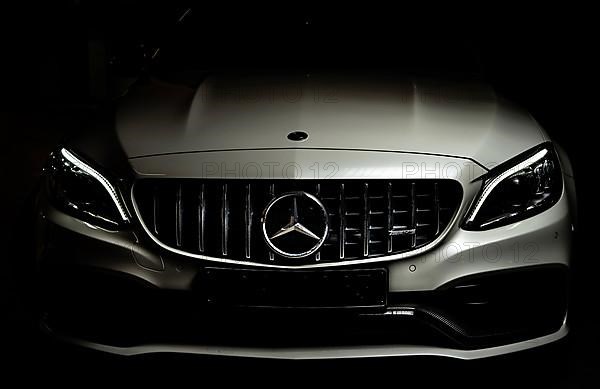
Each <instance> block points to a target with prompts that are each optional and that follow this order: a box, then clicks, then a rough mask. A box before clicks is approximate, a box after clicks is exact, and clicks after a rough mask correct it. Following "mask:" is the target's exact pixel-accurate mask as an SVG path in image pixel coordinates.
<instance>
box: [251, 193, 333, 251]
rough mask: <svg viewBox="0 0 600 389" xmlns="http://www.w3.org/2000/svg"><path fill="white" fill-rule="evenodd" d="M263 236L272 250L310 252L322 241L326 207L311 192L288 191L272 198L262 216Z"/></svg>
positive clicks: (327, 230) (323, 239) (327, 229)
mask: <svg viewBox="0 0 600 389" xmlns="http://www.w3.org/2000/svg"><path fill="white" fill-rule="evenodd" d="M262 230H263V237H264V239H265V242H266V243H267V245H268V246H269V247H270V248H271V250H273V251H274V252H275V253H277V254H279V255H281V256H284V257H287V258H303V257H306V256H309V255H311V254H314V253H315V252H316V251H317V250H319V248H321V246H322V245H323V243H324V242H325V239H326V238H327V233H328V232H329V225H328V221H327V210H326V209H325V206H324V205H323V204H322V203H321V202H320V201H319V199H317V198H316V197H315V196H313V195H311V194H309V193H306V192H289V193H285V194H282V195H281V196H279V197H276V198H274V199H273V200H271V202H270V203H269V204H268V205H267V207H266V208H265V210H264V212H263V217H262Z"/></svg>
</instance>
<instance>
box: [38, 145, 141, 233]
mask: <svg viewBox="0 0 600 389" xmlns="http://www.w3.org/2000/svg"><path fill="white" fill-rule="evenodd" d="M44 175H45V186H46V188H45V189H46V193H47V195H48V197H49V199H50V201H51V203H52V204H53V205H54V206H55V207H57V208H58V209H60V210H61V211H63V212H65V213H68V214H70V215H72V216H74V217H76V218H78V219H81V220H83V221H85V222H88V223H90V224H93V225H96V226H99V227H102V228H105V229H110V230H116V229H119V228H121V227H123V226H124V225H126V224H127V223H129V220H130V218H129V214H128V212H127V209H126V208H125V205H124V204H123V201H122V200H121V196H120V194H119V192H118V190H117V188H116V187H115V186H114V185H113V183H112V182H111V181H110V180H109V179H108V178H106V177H105V175H103V174H101V173H100V172H99V171H98V169H96V168H94V167H92V166H91V165H90V164H89V163H87V162H84V160H83V159H82V158H81V157H79V156H77V155H76V154H75V153H74V152H72V151H70V150H67V149H66V148H60V149H59V150H57V151H55V152H53V153H52V154H51V155H50V159H49V161H48V164H47V165H46V167H45V168H44Z"/></svg>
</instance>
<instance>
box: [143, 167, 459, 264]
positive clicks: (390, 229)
mask: <svg viewBox="0 0 600 389" xmlns="http://www.w3.org/2000/svg"><path fill="white" fill-rule="evenodd" d="M295 191H304V192H306V193H310V194H312V195H314V196H316V197H317V198H318V199H319V200H320V201H321V202H322V203H323V205H324V206H325V208H326V210H327V214H328V219H329V220H328V223H329V233H328V235H327V238H326V239H325V242H324V244H323V246H322V247H321V248H320V249H319V251H318V252H316V253H314V254H311V255H309V256H307V257H304V258H299V259H298V258H294V259H290V258H286V257H283V256H280V255H278V254H276V253H274V252H273V251H272V250H270V249H269V247H268V245H267V244H266V242H265V240H264V238H263V231H262V228H261V216H262V213H263V211H264V209H265V207H266V205H267V204H268V203H269V202H270V201H271V200H272V199H274V198H275V197H278V196H280V195H282V194H284V193H288V192H295ZM133 196H134V199H135V202H136V204H137V207H138V211H139V216H140V217H141V219H142V222H143V223H144V225H145V226H146V227H147V230H148V231H149V232H150V234H152V235H153V236H154V237H155V238H156V239H157V240H159V241H160V242H161V243H163V244H164V245H166V246H168V247H170V248H172V249H177V250H181V251H184V252H187V253H190V254H194V255H203V256H209V257H214V258H226V259H232V260H238V261H247V262H253V263H265V264H275V265H286V266H294V265H306V264H314V263H322V262H324V263H329V262H341V261H349V260H360V259H368V258H376V257H381V256H386V255H393V254H400V253H404V252H408V251H411V250H415V249H418V248H420V247H423V246H425V245H427V244H429V243H431V242H432V241H434V240H435V239H436V238H437V237H438V236H440V235H441V234H442V233H443V231H444V230H445V229H446V228H447V227H448V225H449V223H450V222H451V220H452V218H453V216H454V215H455V213H456V212H457V210H458V207H459V205H460V202H461V199H462V188H461V186H460V184H459V183H458V182H457V181H454V180H429V179H422V180H414V181H411V180H392V181H388V180H364V181H363V180H220V179H142V180H139V181H138V182H136V184H135V186H134V190H133Z"/></svg>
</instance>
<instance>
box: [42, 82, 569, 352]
mask: <svg viewBox="0 0 600 389" xmlns="http://www.w3.org/2000/svg"><path fill="white" fill-rule="evenodd" d="M94 128H95V129H96V130H97V131H90V132H87V133H86V134H85V135H82V136H79V137H77V138H74V139H71V140H69V141H67V142H65V143H64V144H62V145H60V146H59V147H57V148H56V150H55V151H54V152H53V153H52V155H51V157H50V159H49V161H48V163H47V166H46V168H45V170H44V174H43V185H42V190H40V192H39V195H38V199H37V207H38V213H37V215H38V220H37V236H36V240H37V245H36V247H37V263H38V267H39V272H40V274H41V279H42V284H43V291H44V293H42V297H41V301H42V313H43V314H42V315H41V321H42V324H43V328H44V329H45V330H46V331H47V332H48V333H50V334H52V335H53V336H56V337H58V338H59V339H63V340H65V341H68V342H73V343H76V344H79V345H83V346H86V347H90V348H93V349H97V350H102V351H106V352H110V353H115V354H122V355H134V354H143V353H155V352H177V353H194V354H209V355H229V356H247V357H265V358H291V359H303V358H347V357H367V356H399V355H435V356H448V357H454V358H461V359H475V358H482V357H488V356H493V355H499V354H505V353H512V352H516V351H520V350H524V349H529V348H533V347H537V346H541V345H545V344H548V343H551V342H554V341H557V340H559V339H561V338H563V337H565V336H566V335H567V332H568V326H567V310H568V304H567V301H568V295H567V292H568V278H569V261H570V256H571V241H572V235H573V231H574V226H575V222H576V204H575V186H574V180H573V171H572V168H571V165H570V162H569V158H568V156H567V155H566V154H565V153H564V152H563V150H562V149H561V147H560V146H559V145H558V144H556V143H554V142H552V140H551V139H550V138H549V136H548V134H547V133H546V132H545V131H544V129H542V128H541V127H540V126H539V124H538V123H537V122H536V121H535V120H534V119H533V118H532V117H531V116H530V115H529V114H528V113H527V112H525V111H523V110H521V109H520V108H518V107H515V106H513V105H512V104H511V103H510V102H508V101H505V100H503V99H502V98H501V97H499V96H497V95H496V94H495V93H494V91H493V90H492V89H491V88H490V87H489V86H486V85H485V84H480V83H478V82H474V81H473V82H471V81H463V82H450V81H441V80H439V79H435V78H428V77H403V76H399V75H397V74H395V73H393V72H378V73H373V72H368V73H366V74H365V73H359V72H337V73H331V72H319V71H315V72H304V71H298V72H284V73H282V72H213V73H211V74H210V75H208V76H206V77H203V78H202V80H201V82H199V83H198V84H197V86H194V87H190V86H181V85H180V84H175V83H170V82H165V81H160V80H156V79H148V80H145V81H144V82H140V83H138V84H137V85H135V86H134V87H132V88H130V89H129V91H128V93H127V94H126V95H125V96H124V97H122V98H121V99H120V102H119V108H118V110H117V111H116V112H115V114H114V119H112V117H111V119H108V120H105V121H103V120H99V121H98V122H97V123H96V124H95V125H94Z"/></svg>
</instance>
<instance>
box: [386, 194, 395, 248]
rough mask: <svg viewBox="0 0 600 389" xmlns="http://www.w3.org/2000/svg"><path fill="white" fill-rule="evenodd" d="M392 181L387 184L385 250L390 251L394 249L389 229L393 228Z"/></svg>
mask: <svg viewBox="0 0 600 389" xmlns="http://www.w3.org/2000/svg"><path fill="white" fill-rule="evenodd" d="M392 193H393V192H392V183H391V182H388V184H387V230H388V233H387V251H388V253H391V252H392V251H393V250H394V237H393V236H392V235H391V234H390V231H392V229H393V228H394V205H393V202H392Z"/></svg>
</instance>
